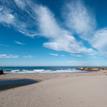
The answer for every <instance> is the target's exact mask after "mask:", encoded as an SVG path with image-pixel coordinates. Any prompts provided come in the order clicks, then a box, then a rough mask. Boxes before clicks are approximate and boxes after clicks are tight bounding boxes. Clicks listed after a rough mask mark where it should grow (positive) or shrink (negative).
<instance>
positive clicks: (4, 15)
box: [0, 10, 15, 24]
mask: <svg viewBox="0 0 107 107" xmlns="http://www.w3.org/2000/svg"><path fill="white" fill-rule="evenodd" d="M14 20H15V17H14V16H13V15H12V14H11V13H10V12H9V11H8V10H3V11H2V10H1V11H0V23H7V24H13V23H14Z"/></svg>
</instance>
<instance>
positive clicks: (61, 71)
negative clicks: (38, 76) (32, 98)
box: [6, 69, 83, 73]
mask: <svg viewBox="0 0 107 107" xmlns="http://www.w3.org/2000/svg"><path fill="white" fill-rule="evenodd" d="M6 72H7V71H6ZM9 72H10V73H67V72H68V73H74V72H83V71H81V70H76V69H64V70H63V69H62V70H45V69H34V70H11V71H9Z"/></svg>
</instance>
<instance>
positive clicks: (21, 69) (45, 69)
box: [0, 66, 83, 73]
mask: <svg viewBox="0 0 107 107" xmlns="http://www.w3.org/2000/svg"><path fill="white" fill-rule="evenodd" d="M0 69H3V70H4V72H6V73H61V72H83V71H81V70H79V69H78V67H70V66H17V67H16V66H8V67H0Z"/></svg>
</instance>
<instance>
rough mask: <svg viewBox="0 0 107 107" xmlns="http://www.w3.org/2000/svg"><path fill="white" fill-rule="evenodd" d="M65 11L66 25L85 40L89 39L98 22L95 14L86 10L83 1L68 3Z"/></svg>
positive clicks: (75, 0)
mask: <svg viewBox="0 0 107 107" xmlns="http://www.w3.org/2000/svg"><path fill="white" fill-rule="evenodd" d="M66 7H67V8H66V9H65V8H64V9H65V13H64V18H65V19H66V25H67V26H68V27H69V28H70V29H71V30H72V31H73V32H74V33H77V34H79V35H80V36H81V37H82V38H83V39H87V40H88V39H89V37H91V33H93V31H94V29H95V28H96V21H95V18H94V16H93V14H92V13H91V12H90V11H89V9H87V8H86V6H85V4H84V3H83V2H82V1H81V0H74V1H72V2H71V3H68V4H67V6H66Z"/></svg>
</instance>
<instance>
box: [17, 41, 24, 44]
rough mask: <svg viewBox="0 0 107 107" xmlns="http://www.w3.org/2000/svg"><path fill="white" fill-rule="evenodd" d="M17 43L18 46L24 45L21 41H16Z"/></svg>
mask: <svg viewBox="0 0 107 107" xmlns="http://www.w3.org/2000/svg"><path fill="white" fill-rule="evenodd" d="M15 43H16V44H17V45H24V43H22V42H20V41H15Z"/></svg>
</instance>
